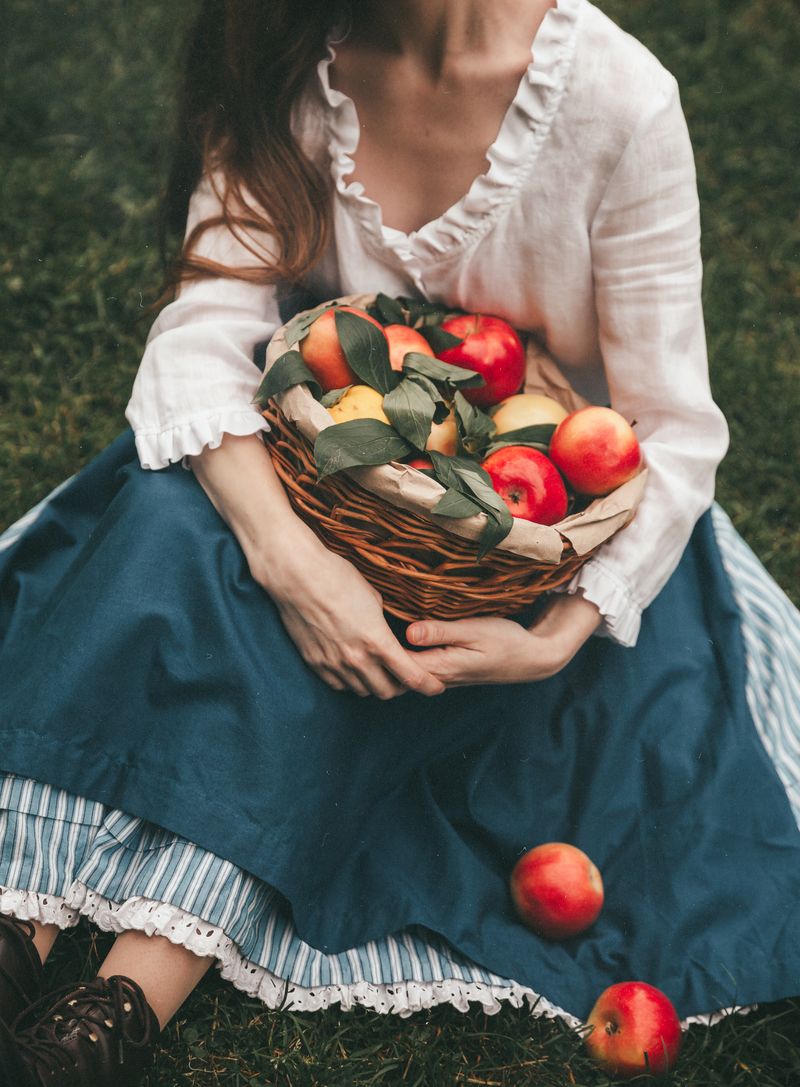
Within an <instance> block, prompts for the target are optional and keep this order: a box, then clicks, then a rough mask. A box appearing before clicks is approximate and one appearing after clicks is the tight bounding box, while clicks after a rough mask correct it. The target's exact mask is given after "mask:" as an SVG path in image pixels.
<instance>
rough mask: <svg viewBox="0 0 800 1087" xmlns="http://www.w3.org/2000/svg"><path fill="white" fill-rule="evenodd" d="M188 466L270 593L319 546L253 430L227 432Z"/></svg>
mask: <svg viewBox="0 0 800 1087" xmlns="http://www.w3.org/2000/svg"><path fill="white" fill-rule="evenodd" d="M191 467H192V470H193V472H194V474H195V476H196V478H197V480H198V482H199V483H200V486H201V487H202V488H203V490H204V491H205V492H206V494H207V495H208V497H209V499H210V501H211V502H212V503H213V505H214V508H215V509H216V510H217V512H218V513H219V514H220V516H221V517H222V518H223V520H224V521H226V523H227V524H228V525H229V526H230V528H231V531H232V532H233V533H234V535H235V536H236V538H237V540H238V541H239V544H240V546H241V548H242V550H243V551H244V554H245V557H246V559H247V562H248V565H249V567H250V570H251V571H252V573H253V576H254V577H255V578H256V580H257V581H258V582H259V583H260V584H261V585H263V586H264V588H265V589H267V591H268V592H270V594H273V595H274V593H275V592H277V591H278V587H279V586H280V585H285V584H287V578H289V577H291V575H292V573H293V571H294V570H296V569H297V568H298V565H299V566H301V567H302V566H305V568H306V569H308V568H309V564H310V563H311V562H312V561H313V556H314V555H315V554H318V553H319V550H320V548H321V546H322V545H321V544H320V543H319V541H318V540H317V538H316V537H315V536H314V534H313V533H312V532H311V530H310V529H309V528H308V527H307V526H306V525H305V524H303V522H302V521H301V520H300V518H299V517H298V516H297V515H296V514H295V512H294V511H293V510H292V507H291V505H290V503H289V499H288V498H287V496H286V492H285V490H284V489H283V485H282V484H281V482H280V480H279V479H278V477H277V475H276V473H275V469H274V468H273V466H272V459H271V457H270V455H269V452H268V451H267V449H266V447H265V446H264V443H263V441H262V440H261V436H260V435H259V434H251V435H248V436H247V437H236V436H235V435H232V434H227V435H225V437H224V439H223V441H222V444H221V445H220V446H219V447H218V448H217V449H209V448H207V447H206V448H205V449H204V450H203V451H202V453H199V454H197V455H196V456H194V457H192V458H191Z"/></svg>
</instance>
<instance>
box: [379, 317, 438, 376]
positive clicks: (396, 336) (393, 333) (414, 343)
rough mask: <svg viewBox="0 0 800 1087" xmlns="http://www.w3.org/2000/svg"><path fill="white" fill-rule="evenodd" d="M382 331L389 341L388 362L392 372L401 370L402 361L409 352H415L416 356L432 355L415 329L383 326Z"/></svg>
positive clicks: (428, 346) (403, 326)
mask: <svg viewBox="0 0 800 1087" xmlns="http://www.w3.org/2000/svg"><path fill="white" fill-rule="evenodd" d="M383 331H384V332H385V334H386V339H387V340H388V341H389V362H390V363H391V366H392V369H393V370H402V369H403V359H404V358H405V357H406V355H407V354H408V353H409V351H416V352H417V354H418V355H431V356H432V355H433V348H432V347H431V345H430V344H429V343H428V341H427V340H426V339H425V337H424V336H423V335H422V334H421V333H420V332H417V330H416V329H415V328H409V326H408V325H385V326H384V329H383Z"/></svg>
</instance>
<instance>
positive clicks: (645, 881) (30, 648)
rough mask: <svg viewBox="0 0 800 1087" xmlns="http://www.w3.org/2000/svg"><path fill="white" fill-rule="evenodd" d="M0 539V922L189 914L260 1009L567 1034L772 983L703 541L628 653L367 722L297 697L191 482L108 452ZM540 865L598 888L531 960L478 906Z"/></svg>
mask: <svg viewBox="0 0 800 1087" xmlns="http://www.w3.org/2000/svg"><path fill="white" fill-rule="evenodd" d="M6 544H7V546H5V547H4V548H3V549H2V550H0V637H2V643H0V766H2V769H3V770H4V771H5V772H6V777H5V778H4V779H2V780H3V788H2V792H0V811H2V812H3V822H2V824H0V830H1V831H2V838H1V839H0V909H7V910H8V911H12V910H19V909H23V908H32V907H31V903H33V902H34V898H31V897H30V896H38V897H36V898H35V902H36V903H39V902H40V900H41V898H42V897H44V896H45V895H46V894H47V893H48V892H47V891H44V890H42V888H43V887H45V886H46V887H48V888H50V889H51V890H50V892H49V893H51V894H57V895H58V896H59V898H63V899H64V901H59V907H61V906H64V909H65V910H66V911H67V912H69V911H70V910H72V911H74V912H83V913H86V914H87V915H88V916H92V910H93V909H94V907H93V906H92V904H91V902H90V901H89V899H88V898H84V899H83V900H82V901H81V902H77V900H76V901H74V902H72V905H70V901H72V900H70V899H69V898H68V896H67V895H66V894H65V891H67V890H69V892H70V894H73V895H74V894H75V886H76V885H80V886H82V887H84V888H88V890H87V891H86V892H85V894H86V895H89V894H91V895H94V896H95V898H94V901H95V902H97V901H98V900H99V899H102V900H103V903H104V904H105V903H111V904H112V905H114V906H116V907H117V909H118V916H119V918H120V920H119V925H120V926H121V927H124V926H125V924H126V923H127V922H126V920H125V918H128V921H129V922H130V923H131V924H134V922H133V920H132V916H133V910H134V907H133V906H131V902H132V900H135V899H141V900H144V899H147V900H148V901H147V903H146V905H145V907H144V908H148V907H149V906H150V905H153V903H154V902H156V903H157V902H161V903H162V904H163V905H164V906H165V908H167V909H172V910H173V916H174V918H175V919H176V921H177V923H178V924H185V923H186V922H187V918H188V920H189V922H190V923H195V922H196V921H197V920H198V919H204V920H205V921H206V922H208V924H209V926H211V928H212V929H213V930H214V932H215V935H214V939H215V940H218V939H223V940H224V939H227V940H228V941H229V943H230V944H231V945H235V950H236V953H237V954H239V956H240V959H241V960H242V961H246V962H248V963H252V968H253V969H254V970H259V969H265V970H267V971H268V972H269V975H270V976H273V977H275V978H277V979H279V980H280V979H283V980H284V981H285V982H286V984H287V985H301V986H305V987H307V988H313V986H314V984H318V985H320V986H323V987H334V988H335V987H337V986H338V987H339V988H340V989H343V990H345V989H347V987H348V986H350V987H358V986H359V985H370V984H374V985H379V986H380V985H387V986H392V985H394V984H397V983H403V984H406V983H408V984H411V983H418V984H423V983H424V984H426V985H431V984H435V983H436V982H437V981H438V982H441V981H442V980H443V979H442V977H441V976H440V975H442V974H448V978H449V979H455V980H456V981H460V982H461V983H462V987H461V990H460V991H461V992H462V994H463V993H464V992H466V991H467V990H468V989H469V986H470V985H476V986H480V985H483V986H485V987H486V988H487V991H489V990H491V991H494V990H498V991H504V992H507V993H512V992H513V993H516V994H517V995H519V994H520V993H523V994H525V995H527V994H529V993H536V994H540V995H541V996H542V997H543V998H544V1000H545V1001H546V1003H547V1006H548V1007H552V1008H558V1009H563V1010H565V1011H566V1012H568V1013H570V1014H572V1015H575V1016H578V1017H582V1016H584V1015H585V1014H586V1012H587V1011H588V1009H589V1007H590V1006H591V1004H592V1003H593V1001H594V999H595V998H596V996H597V994H598V993H599V992H600V990H601V989H602V988H604V987H605V986H606V985H608V984H611V983H612V982H614V981H619V980H624V979H626V978H632V977H635V978H642V979H644V980H647V981H649V982H651V983H652V984H654V985H657V986H658V987H659V988H661V989H663V990H664V991H666V992H667V993H668V995H669V996H670V997H671V998H672V1000H673V1001H674V1003H675V1004H676V1007H677V1008H678V1011H679V1013H680V1015H681V1016H682V1017H686V1016H691V1015H695V1014H701V1013H706V1012H709V1011H712V1010H714V1009H717V1008H722V1007H727V1006H731V1005H736V1004H749V1003H753V1002H757V1001H767V1000H773V999H777V998H779V997H783V996H788V995H792V994H795V993H796V992H797V991H798V988H800V986H799V985H798V979H800V833H799V832H798V828H797V822H796V820H795V817H794V814H793V812H792V808H791V804H790V800H789V796H788V795H787V782H788V780H789V776H787V773H786V770H785V767H784V766H782V765H781V763H780V760H779V759H778V758H776V757H775V755H774V753H769V752H768V751H767V750H766V748H765V743H764V723H763V721H757V720H755V719H754V715H753V712H752V705H753V698H752V692H753V679H752V677H753V667H752V662H751V655H748V653H749V645H748V651H747V652H746V649H745V644H744V643H743V639H742V634H743V632H745V634H746V636H748V635H747V627H746V626H745V625H743V623H742V619H741V614H740V611H739V607H738V606H737V599H736V597H735V596H734V594H733V592H732V589H731V583H730V581H729V577H728V575H727V573H726V570H725V568H724V565H723V563H722V561H721V557H720V552H719V547H718V544H717V537H716V533H715V530H714V525H713V524H712V518H711V515H706V516H705V517H704V518H702V519H701V521H700V523H699V524H698V526H697V528H696V530H695V532H694V534H693V536H692V539H691V541H690V544H689V546H688V547H687V550H686V552H685V554H684V556H683V559H682V560H681V563H680V565H679V567H678V569H677V570H676V572H675V574H674V575H673V577H672V578H671V580H670V582H669V583H668V585H667V586H666V587H665V589H664V590H663V591H662V593H661V594H660V595H659V597H658V599H657V600H656V601H655V602H654V604H652V605H651V607H650V608H648V609H647V611H646V613H645V616H644V620H643V625H642V631H641V635H640V639H639V642H638V644H637V646H636V647H635V648H634V649H627V648H622V647H620V646H618V645H616V644H614V643H613V642H610V641H608V640H605V639H601V638H594V639H592V640H591V641H590V642H589V643H588V644H587V645H586V646H585V647H584V649H583V650H582V651H581V652H580V653H579V654H578V656H577V657H576V659H575V660H574V661H573V662H572V663H571V664H570V665H569V666H568V667H567V668H566V669H564V671H563V672H561V673H559V675H557V676H555V677H553V678H552V679H549V680H546V681H544V682H541V683H536V684H521V685H513V686H506V687H484V688H472V689H459V690H453V691H450V692H447V693H446V694H445V695H443V696H441V697H440V698H438V699H433V700H428V699H423V698H421V697H417V696H415V695H406V696H404V697H403V698H400V699H396V700H394V701H392V702H390V703H382V702H379V701H377V700H373V699H367V700H362V699H358V698H356V697H355V696H352V695H350V694H347V693H342V692H335V691H332V690H330V689H329V688H328V687H327V686H326V685H325V684H323V683H322V682H321V681H319V680H318V679H317V678H316V677H315V676H314V675H313V674H312V673H311V672H310V671H309V669H308V668H307V667H306V666H305V665H304V663H303V662H302V660H301V659H300V658H299V656H298V654H297V652H296V650H295V648H294V646H293V644H292V643H291V641H290V639H289V638H288V637H287V635H286V633H285V631H284V630H283V627H282V625H281V623H280V621H279V619H278V616H277V613H276V611H275V609H274V607H273V605H272V604H271V602H270V600H269V599H268V597H267V596H266V595H265V594H264V593H263V591H262V590H261V589H260V588H259V586H258V585H256V584H255V582H253V580H252V579H251V578H250V575H249V572H248V570H247V566H246V563H245V561H244V558H243V556H242V553H241V551H240V549H239V547H238V545H237V543H236V541H235V539H234V537H233V536H232V535H231V533H230V532H229V530H228V529H227V527H226V526H225V525H224V523H223V522H222V521H221V519H220V518H219V517H218V516H217V514H216V512H215V511H214V510H213V508H212V507H211V505H210V503H209V502H208V500H207V499H206V497H205V495H204V494H203V492H202V490H201V489H200V487H199V486H198V485H197V483H196V481H195V480H194V478H193V477H192V475H191V474H190V473H187V472H185V471H183V470H182V469H181V468H180V467H177V466H176V467H172V468H169V469H165V470H164V471H161V472H144V471H142V470H141V469H140V468H139V467H138V464H137V462H136V458H135V452H134V448H133V441H132V438H131V436H130V435H129V434H125V435H123V436H122V437H121V438H120V439H119V440H118V441H117V442H116V443H114V444H113V445H112V446H111V447H109V448H108V449H107V450H106V451H105V452H104V453H103V454H102V455H101V456H100V457H99V458H98V459H97V460H96V461H94V462H93V463H92V464H91V465H90V466H89V467H88V468H87V469H85V470H84V472H82V473H81V474H80V475H79V476H78V477H76V478H75V479H74V480H73V481H71V482H70V483H69V484H68V485H67V486H66V487H65V488H64V489H63V490H61V491H60V493H59V494H57V495H56V496H55V497H54V498H53V499H52V501H50V502H49V503H48V504H47V505H46V507H45V508H44V509H43V510H42V511H40V512H39V514H38V516H36V517H35V518H34V519H32V522H31V524H30V525H29V526H28V527H27V528H26V529H25V530H24V531H23V532H21V533H20V534H19V535H17V536H15V538H9V539H8V540H6ZM765 580H766V579H765ZM770 584H771V583H770ZM773 596H774V599H775V600H778V599H780V594H779V591H778V590H777V589H775V590H774V593H773ZM788 607H789V612H788V613H787V614H795V613H793V610H792V609H791V608H790V606H788ZM762 659H763V655H762ZM787 662H788V663H787ZM784 665H785V669H786V671H787V676H788V679H787V680H786V684H785V685H784V694H785V692H786V691H787V690H791V689H792V687H791V685H792V683H795V684H796V682H797V675H798V672H797V665H796V658H795V663H794V664H793V663H792V656H791V652H788V653H784ZM764 682H766V680H765V681H764ZM795 710H796V706H795ZM794 727H795V722H794V721H793V720H792V712H791V711H788V712H787V713H786V714H784V715H783V717H782V720H781V722H780V724H779V727H778V730H777V731H778V732H785V733H787V735H789V734H790V730H791V729H792V728H794ZM773 731H774V730H773ZM790 748H791V743H788V742H787V743H785V744H784V745H783V748H782V752H783V755H785V753H786V750H787V749H790ZM787 761H788V764H789V765H790V770H791V764H792V762H793V760H792V758H791V756H790V757H789V758H788V760H787ZM782 779H783V780H782ZM32 782H38V783H39V784H38V785H36V786H34V785H33V784H32ZM123 813H124V814H123ZM47 819H49V820H51V824H49V825H50V826H51V829H52V828H59V832H58V833H57V834H56V833H55V832H54V833H53V834H52V836H51V837H48V838H47V839H45V838H43V837H42V834H41V827H42V826H44V825H45V824H44V823H43V822H42V821H43V820H47ZM28 820H34V823H31V822H28ZM34 825H36V826H39V827H40V831H39V832H38V834H39V845H38V846H36V848H32V847H30V846H28V847H27V851H26V847H25V846H24V844H23V845H21V844H20V843H21V841H22V842H23V843H24V842H25V841H28V842H30V839H31V833H32V828H33V827H34ZM36 837H37V832H35V831H34V832H33V839H34V844H35V842H36ZM550 840H566V841H571V842H574V843H575V844H576V845H578V846H580V847H581V848H583V849H585V850H586V851H587V852H588V853H589V854H590V855H591V856H592V857H593V859H594V860H595V861H596V863H597V864H598V865H599V867H600V868H601V870H602V872H603V876H604V880H605V884H606V890H607V899H606V907H605V909H604V911H603V914H602V915H601V917H600V919H599V921H598V922H597V924H596V925H595V926H594V927H593V929H592V930H591V931H590V932H588V933H587V934H585V935H583V936H581V937H577V938H575V939H573V940H569V941H566V942H564V943H559V944H552V943H548V942H546V941H543V940H541V939H540V938H539V937H537V936H535V935H534V934H533V933H531V932H529V931H528V930H527V929H525V928H524V927H523V926H522V925H521V924H519V922H518V921H517V920H516V918H515V916H514V913H513V910H512V908H511V902H510V899H509V895H508V888H507V879H508V874H509V872H510V870H511V867H512V866H513V864H514V861H515V860H516V858H517V857H518V856H519V855H520V853H521V852H523V851H524V850H525V849H528V848H531V847H532V846H534V845H536V844H538V843H539V842H543V841H550ZM37 851H38V852H37ZM209 858H210V859H209ZM204 865H205V867H203V866H204ZM26 895H27V896H28V897H27V898H26V897H25V896H26ZM4 896H5V897H4ZM15 896H16V897H15ZM254 896H255V897H258V896H260V898H259V902H261V903H262V905H263V903H264V902H265V901H266V902H267V904H268V908H264V909H263V910H262V911H261V913H260V915H259V918H258V919H257V920H255V921H254V922H253V924H252V926H251V928H252V932H251V933H250V934H249V936H248V933H247V932H245V931H244V930H245V929H246V928H247V925H246V924H243V923H242V918H245V919H246V918H247V916H248V909H250V908H251V907H252V905H253V902H254V901H255V898H254ZM23 900H24V901H25V902H27V903H28V905H27V906H20V905H19V903H20V902H23ZM214 902H216V903H217V905H216V906H215V907H214V909H212V905H213V903H214ZM12 903H17V905H13V904H12ZM134 905H135V903H134ZM223 906H226V907H227V913H225V911H224V909H223ZM104 908H105V905H104ZM259 909H260V910H261V906H259ZM126 910H127V913H126ZM214 910H216V913H215V912H214ZM209 913H211V914H212V916H208V914H209ZM223 913H224V916H223ZM184 915H185V916H184ZM264 917H266V918H267V920H266V921H264V920H263V918H264ZM160 923H161V922H159V924H160ZM110 924H111V922H109V925H110ZM135 925H136V927H141V926H140V924H139V922H138V921H137V922H135ZM237 926H238V928H237ZM259 926H260V927H259ZM270 926H271V927H270ZM153 930H154V931H155V930H156V928H155V927H154V929H153ZM232 932H233V935H231V933H232ZM219 933H222V936H219ZM201 934H202V933H201ZM176 938H177V937H176ZM216 946H217V945H216V944H215V949H216ZM195 949H197V948H195ZM228 951H230V947H229V948H228ZM209 953H211V952H209ZM213 953H215V954H217V950H214V951H213ZM226 953H227V952H226ZM381 955H384V956H385V960H386V962H385V963H384V965H381V962H380V960H381ZM376 956H377V958H376ZM218 957H220V956H219V955H218ZM298 958H299V960H300V962H299V963H298ZM309 963H311V964H313V969H312V970H311V972H308V971H307V970H306V966H307V965H308V964H309ZM425 964H427V965H425ZM448 972H449V973H448ZM459 973H460V974H461V975H462V976H461V977H460V978H459ZM315 978H317V979H319V980H318V982H315V980H314V979H315ZM445 980H447V979H445ZM306 983H310V985H306ZM408 984H406V990H405V991H406V992H408V991H410V990H409V989H408ZM445 988H446V987H445ZM476 991H477V990H476ZM420 999H424V998H420Z"/></svg>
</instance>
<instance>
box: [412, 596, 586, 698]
mask: <svg viewBox="0 0 800 1087" xmlns="http://www.w3.org/2000/svg"><path fill="white" fill-rule="evenodd" d="M601 619H602V616H601V615H600V612H599V610H598V609H597V607H596V606H595V605H594V604H592V603H591V602H590V601H588V600H585V599H584V598H583V597H582V596H558V597H553V599H552V600H551V601H550V604H549V606H548V608H547V611H546V612H544V614H543V615H541V616H540V617H539V618H538V619H537V620H536V622H535V623H534V624H533V626H531V627H529V628H528V629H527V630H526V629H525V627H523V626H520V625H519V624H518V623H514V622H511V621H509V620H508V619H462V620H460V621H458V622H455V623H440V622H423V623H412V624H411V626H410V627H409V628H408V640H409V641H410V642H411V644H412V645H417V646H420V647H424V646H433V647H434V648H431V649H425V650H424V651H423V652H421V653H418V654H417V660H418V661H419V662H420V663H421V664H422V665H423V666H424V667H425V668H427V669H428V670H429V671H430V672H432V673H433V675H434V676H436V678H437V679H439V680H441V681H442V683H444V685H445V686H446V687H463V686H467V685H469V684H472V683H529V682H531V681H533V680H539V679H547V678H548V677H549V676H553V675H555V674H556V672H560V671H561V669H562V668H564V667H565V665H567V664H569V662H570V661H571V660H572V658H573V657H574V656H575V654H576V653H577V652H578V650H579V649H580V648H581V646H582V645H583V644H584V642H585V641H587V639H588V638H589V637H590V636H591V635H592V634H593V633H594V632H595V631H596V630H597V628H598V626H599V625H600V622H601Z"/></svg>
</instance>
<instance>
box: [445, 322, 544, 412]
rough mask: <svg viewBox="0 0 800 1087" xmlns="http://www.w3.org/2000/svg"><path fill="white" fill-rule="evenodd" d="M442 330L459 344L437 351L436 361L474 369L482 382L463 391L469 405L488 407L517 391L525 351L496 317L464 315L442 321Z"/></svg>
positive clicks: (522, 372)
mask: <svg viewBox="0 0 800 1087" xmlns="http://www.w3.org/2000/svg"><path fill="white" fill-rule="evenodd" d="M442 328H443V329H444V330H445V332H450V333H451V334H452V335H453V336H458V337H460V338H461V340H462V341H463V342H462V343H460V344H459V345H458V346H457V347H448V348H447V350H446V351H440V352H439V353H438V355H437V358H440V359H441V360H442V362H449V363H452V364H453V365H454V366H465V367H466V368H467V369H468V370H476V371H477V372H478V373H479V374H481V375H482V376H483V378H484V381H485V382H486V384H485V385H481V386H480V388H477V389H465V390H464V396H465V397H466V398H467V400H469V402H470V403H471V404H476V405H477V406H478V407H479V408H488V407H491V406H492V404H499V403H500V401H501V400H505V398H506V397H507V396H513V394H514V393H516V392H519V388H520V386H521V385H522V382H523V381H524V379H525V348H524V347H523V346H522V341H521V340H520V338H519V336H518V335H517V334H516V332H515V331H514V329H513V328H512V327H511V325H509V324H508V323H507V322H506V321H503V320H501V319H500V318H499V317H487V316H486V315H485V314H482V313H480V314H477V313H465V314H462V315H461V316H459V317H449V318H448V319H447V320H446V321H442Z"/></svg>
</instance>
